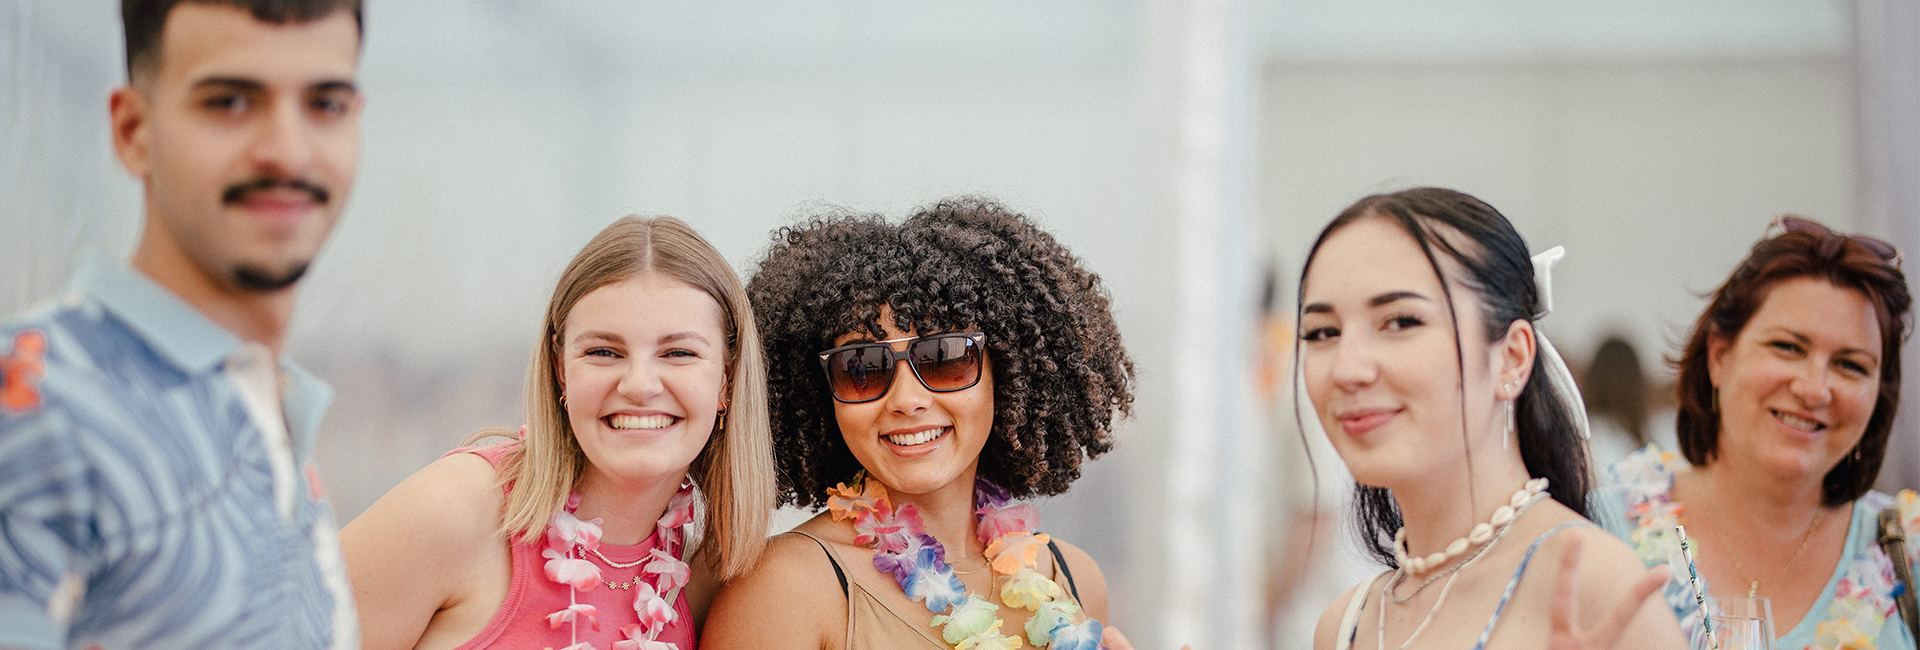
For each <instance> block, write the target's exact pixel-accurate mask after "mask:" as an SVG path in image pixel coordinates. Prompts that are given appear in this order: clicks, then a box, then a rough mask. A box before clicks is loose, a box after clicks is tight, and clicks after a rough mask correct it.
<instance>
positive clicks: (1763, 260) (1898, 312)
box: [1673, 231, 1913, 506]
mask: <svg viewBox="0 0 1920 650" xmlns="http://www.w3.org/2000/svg"><path fill="white" fill-rule="evenodd" d="M1796 278H1815V279H1820V280H1826V281H1827V282H1830V283H1833V285H1834V286H1836V287H1842V288H1846V289H1854V290H1857V291H1859V292H1860V293H1862V294H1865V295H1866V297H1867V302H1869V303H1872V304H1873V311H1874V315H1875V316H1876V317H1878V319H1879V323H1880V395H1879V397H1878V398H1877V399H1875V400H1874V404H1873V416H1872V417H1871V418H1870V419H1868V420H1867V430H1866V433H1865V434H1864V435H1862V436H1861V438H1860V444H1859V445H1858V447H1857V448H1856V450H1857V452H1858V453H1857V454H1852V453H1850V454H1848V455H1847V456H1846V457H1845V458H1842V459H1841V460H1840V463H1839V464H1838V465H1835V466H1834V468H1833V469H1832V470H1830V471H1828V472H1827V476H1826V479H1825V480H1824V481H1823V484H1822V486H1821V498H1822V500H1823V501H1824V503H1825V504H1826V505H1828V506H1836V505H1840V504H1842V503H1846V502H1848V501H1852V500H1854V499H1856V498H1859V497H1860V495H1862V494H1866V492H1867V490H1868V489H1869V488H1871V487H1872V486H1873V480H1874V478H1875V477H1878V476H1879V475H1880V463H1881V461H1883V460H1884V456H1885V454H1886V451H1887V437H1888V435H1890V434H1891V433H1892V431H1893V415H1894V412H1895V411H1896V410H1897V409H1898V408H1899V406H1900V345H1901V343H1902V342H1903V341H1905V340H1906V334H1907V320H1908V309H1909V308H1910V307H1911V306H1912V305H1913V297H1912V295H1910V294H1909V293H1908V292H1907V277H1906V275H1904V274H1902V273H1901V272H1900V269H1899V267H1896V266H1894V265H1893V264H1890V263H1888V262H1887V261H1886V260H1882V259H1881V258H1880V256H1879V255H1877V254H1875V253H1874V252H1873V251H1871V250H1868V249H1867V247H1865V246H1862V245H1860V244H1859V243H1858V242H1855V241H1853V240H1852V239H1851V238H1849V237H1847V236H1845V235H1840V234H1836V233H1826V234H1820V233H1815V232H1806V231H1801V232H1786V233H1781V234H1780V235H1777V236H1774V237H1772V238H1768V239H1763V240H1760V241H1759V242H1758V243H1756V244H1754V245H1753V251H1752V252H1749V253H1748V254H1747V258H1746V259H1744V260H1741V261H1740V265H1739V266H1736V267H1734V269H1733V275H1732V276H1729V277H1728V278H1727V282H1726V284H1722V285H1720V288H1719V289H1715V290H1714V292H1713V297H1712V300H1711V301H1710V302H1708V303H1707V309H1706V311H1703V312H1701V313H1700V318H1699V320H1696V321H1694V323H1693V330H1692V331H1691V332H1690V333H1689V334H1688V335H1687V344H1686V347H1685V348H1683V349H1682V350H1681V352H1680V358H1679V359H1677V360H1674V361H1673V364H1674V365H1675V366H1676V367H1677V368H1678V369H1679V370H1680V379H1679V381H1678V382H1676V383H1675V390H1676V391H1677V392H1678V397H1679V400H1680V413H1679V416H1678V421H1677V422H1676V425H1677V428H1678V429H1679V436H1680V452H1681V453H1683V454H1685V455H1686V457H1687V461H1688V462H1691V463H1693V464H1694V465H1706V464H1708V463H1710V462H1713V460H1714V457H1715V456H1716V455H1717V454H1718V452H1719V445H1720V412H1719V406H1718V404H1717V403H1716V400H1715V399H1714V386H1713V380H1712V379H1711V378H1710V377H1708V373H1707V357H1708V350H1709V348H1710V346H1711V345H1712V342H1713V340H1714V339H1716V338H1717V339H1723V340H1728V341H1731V340H1733V339H1735V338H1738V337H1739V336H1740V331H1741V330H1742V329H1744V328H1745V327H1746V326H1747V321H1749V320H1751V319H1752V318H1753V315H1754V313H1755V312H1758V311H1760V306H1761V305H1763V304H1765V303H1766V301H1767V294H1768V292H1770V291H1772V289H1773V287H1774V286H1775V285H1778V284H1779V283H1781V282H1784V281H1787V280H1792V279H1796Z"/></svg>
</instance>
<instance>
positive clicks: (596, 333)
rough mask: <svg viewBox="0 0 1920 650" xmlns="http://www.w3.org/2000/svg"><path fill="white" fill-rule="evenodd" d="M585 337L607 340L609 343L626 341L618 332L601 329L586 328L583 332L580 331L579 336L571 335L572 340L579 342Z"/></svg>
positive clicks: (585, 338)
mask: <svg viewBox="0 0 1920 650" xmlns="http://www.w3.org/2000/svg"><path fill="white" fill-rule="evenodd" d="M587 339H600V340H602V341H607V342H611V343H625V342H626V341H627V340H626V339H625V338H623V337H621V336H620V335H619V334H615V333H613V332H607V331H603V330H587V331H585V332H581V333H580V335H579V336H575V337H573V342H575V343H579V342H581V341H585V340H587Z"/></svg>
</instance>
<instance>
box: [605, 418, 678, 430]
mask: <svg viewBox="0 0 1920 650" xmlns="http://www.w3.org/2000/svg"><path fill="white" fill-rule="evenodd" d="M678 421H680V418H676V417H673V416H671V415H610V416H607V426H610V427H613V428H615V429H665V428H667V427H670V426H673V423H675V422H678Z"/></svg>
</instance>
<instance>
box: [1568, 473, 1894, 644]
mask: <svg viewBox="0 0 1920 650" xmlns="http://www.w3.org/2000/svg"><path fill="white" fill-rule="evenodd" d="M1687 470H1688V464H1687V462H1686V461H1685V460H1684V459H1681V458H1680V457H1679V456H1678V455H1677V454H1674V453H1673V452H1669V451H1661V450H1660V449H1659V448H1658V447H1656V446H1654V445H1647V446H1646V447H1643V448H1641V449H1640V450H1639V451H1635V452H1633V453H1631V454H1628V455H1627V456H1626V457H1625V458H1622V459H1620V460H1618V461H1615V462H1614V464H1613V465H1612V466H1610V467H1608V468H1607V471H1606V475H1605V478H1606V479H1608V481H1607V482H1608V483H1611V484H1612V485H1614V486H1617V487H1619V488H1621V489H1622V490H1623V491H1624V492H1623V494H1622V495H1621V497H1622V501H1623V503H1622V505H1623V506H1624V507H1625V509H1626V512H1625V514H1626V520H1627V523H1629V524H1630V525H1633V526H1634V528H1633V530H1632V532H1631V535H1630V536H1631V539H1630V541H1631V542H1632V546H1633V547H1634V552H1635V553H1636V554H1638V555H1639V556H1640V559H1641V560H1642V561H1644V562H1646V563H1647V565H1648V566H1652V565H1656V564H1673V563H1675V560H1674V559H1673V558H1672V557H1671V555H1672V553H1673V549H1677V548H1678V546H1679V544H1678V540H1676V539H1674V537H1675V535H1674V533H1673V527H1674V524H1675V523H1677V522H1678V521H1679V519H1680V518H1681V517H1682V516H1683V513H1682V510H1683V505H1682V504H1679V503H1674V502H1673V498H1672V492H1673V479H1674V475H1675V474H1677V473H1679V472H1683V471H1687ZM1860 501H1861V502H1862V503H1863V504H1864V505H1866V507H1867V508H1868V509H1869V510H1871V511H1876V512H1877V511H1879V510H1880V509H1883V508H1886V507H1887V506H1890V505H1899V506H1900V514H1901V517H1900V518H1901V521H1902V523H1903V524H1904V525H1906V526H1907V530H1916V529H1920V495H1916V494H1915V493H1914V492H1913V491H1912V490H1902V491H1901V492H1900V493H1899V494H1898V495H1897V496H1895V497H1892V498H1888V497H1887V496H1886V495H1884V494H1880V493H1877V492H1868V493H1867V494H1865V495H1862V496H1861V497H1860ZM1689 543H1694V544H1697V542H1695V541H1692V540H1691V539H1690V540H1689ZM1913 554H1914V551H1909V555H1910V556H1911V555H1913ZM1837 570H1838V571H1839V572H1840V573H1841V577H1840V580H1839V581H1838V582H1837V584H1836V585H1835V588H1834V593H1833V598H1832V600H1831V603H1830V604H1829V605H1828V606H1827V611H1826V617H1825V618H1824V619H1819V622H1818V623H1817V625H1816V626H1815V628H1814V632H1813V643H1811V644H1808V645H1806V646H1803V647H1802V649H1801V650H1874V649H1875V648H1877V647H1878V644H1879V639H1880V635H1881V628H1882V627H1884V626H1885V625H1887V624H1889V623H1891V624H1893V625H1899V624H1900V623H1899V619H1898V618H1897V616H1896V612H1897V611H1898V610H1897V605H1896V604H1895V602H1894V595H1895V594H1898V593H1900V591H1902V590H1904V589H1906V588H1907V587H1906V586H1905V585H1902V584H1900V583H1899V581H1897V580H1895V579H1894V577H1893V563H1892V561H1891V560H1889V559H1888V558H1887V554H1886V552H1885V551H1882V550H1881V549H1880V546H1879V545H1878V544H1874V543H1872V542H1868V543H1867V544H1865V545H1864V546H1862V547H1860V548H1858V549H1850V550H1848V551H1847V555H1846V556H1845V557H1843V558H1842V559H1841V567H1839V568H1838V569H1837ZM1683 585H1684V583H1682V582H1679V581H1678V580H1677V579H1676V580H1675V581H1671V582H1668V584H1667V587H1666V589H1665V592H1664V594H1663V595H1664V597H1665V599H1666V601H1667V605H1668V607H1669V608H1671V609H1672V610H1673V613H1674V616H1676V617H1677V618H1679V619H1680V628H1681V630H1682V631H1683V632H1684V633H1685V634H1686V636H1687V637H1688V638H1690V639H1695V640H1698V639H1702V638H1704V637H1705V633H1704V632H1703V631H1702V625H1701V619H1702V616H1701V612H1700V609H1699V607H1698V606H1697V605H1695V604H1694V603H1693V599H1692V598H1691V597H1690V596H1688V595H1687V593H1688V592H1687V591H1686V588H1685V587H1684V586H1683ZM1700 588H1701V589H1702V590H1705V589H1706V588H1707V585H1706V582H1705V581H1704V580H1702V581H1701V584H1700ZM1807 615H1808V616H1809V617H1814V616H1819V613H1817V612H1808V614H1807ZM1785 625H1789V626H1791V625H1793V622H1792V621H1787V622H1785ZM1776 631H1777V632H1783V633H1785V632H1790V631H1791V630H1786V629H1777V630H1776ZM1783 647H1784V646H1783Z"/></svg>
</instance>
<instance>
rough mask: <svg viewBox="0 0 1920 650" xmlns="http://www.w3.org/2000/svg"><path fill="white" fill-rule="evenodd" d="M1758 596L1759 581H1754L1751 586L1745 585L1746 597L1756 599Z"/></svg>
mask: <svg viewBox="0 0 1920 650" xmlns="http://www.w3.org/2000/svg"><path fill="white" fill-rule="evenodd" d="M1759 596H1760V581H1759V580H1755V581H1753V584H1749V585H1747V597H1748V598H1758V597H1759Z"/></svg>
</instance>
